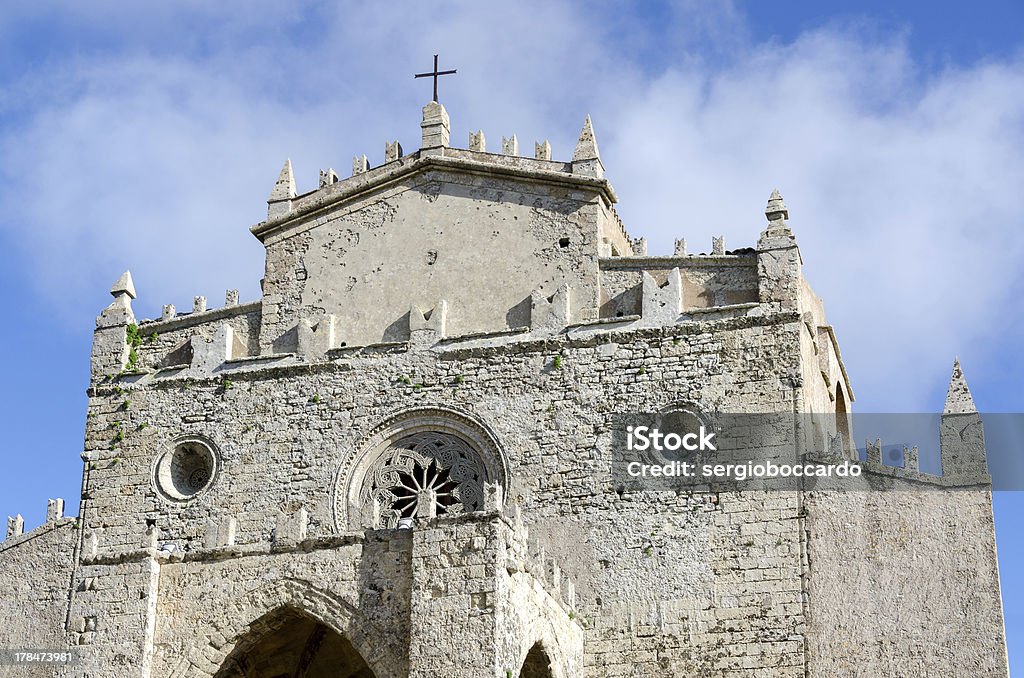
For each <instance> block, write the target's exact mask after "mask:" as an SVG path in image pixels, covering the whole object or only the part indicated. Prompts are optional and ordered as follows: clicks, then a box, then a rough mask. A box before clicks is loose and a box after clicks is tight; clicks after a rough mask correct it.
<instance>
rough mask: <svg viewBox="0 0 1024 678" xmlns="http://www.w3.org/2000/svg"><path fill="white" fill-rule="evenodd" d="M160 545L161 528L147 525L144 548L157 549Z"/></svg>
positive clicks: (143, 537) (143, 539)
mask: <svg viewBox="0 0 1024 678" xmlns="http://www.w3.org/2000/svg"><path fill="white" fill-rule="evenodd" d="M159 545H160V528H159V527H157V526H156V525H147V526H146V531H145V532H144V533H143V535H142V548H145V549H155V548H157V547H158V546H159Z"/></svg>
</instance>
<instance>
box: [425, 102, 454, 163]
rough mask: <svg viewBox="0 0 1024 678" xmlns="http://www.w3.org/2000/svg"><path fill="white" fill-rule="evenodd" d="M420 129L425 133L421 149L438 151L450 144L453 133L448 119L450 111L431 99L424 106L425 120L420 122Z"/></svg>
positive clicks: (429, 152)
mask: <svg viewBox="0 0 1024 678" xmlns="http://www.w3.org/2000/svg"><path fill="white" fill-rule="evenodd" d="M420 130H421V131H422V133H423V142H422V144H421V145H420V148H421V150H423V151H427V152H428V153H427V154H428V155H431V154H432V153H431V151H434V152H436V153H440V152H442V149H444V148H446V147H447V146H448V142H449V137H450V135H451V121H450V120H449V119H448V111H446V110H445V108H444V106H442V105H441V104H440V103H438V102H436V101H431V102H430V103H428V104H427V105H426V106H424V107H423V121H422V122H421V123H420Z"/></svg>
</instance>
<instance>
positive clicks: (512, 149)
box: [501, 134, 519, 155]
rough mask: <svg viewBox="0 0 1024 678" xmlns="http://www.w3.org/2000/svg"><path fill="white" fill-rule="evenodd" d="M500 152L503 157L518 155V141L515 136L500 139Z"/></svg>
mask: <svg viewBox="0 0 1024 678" xmlns="http://www.w3.org/2000/svg"><path fill="white" fill-rule="evenodd" d="M501 152H502V153H504V154H505V155H519V139H517V138H516V135H515V134H513V135H512V136H511V137H507V138H506V137H502V138H501Z"/></svg>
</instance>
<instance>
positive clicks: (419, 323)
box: [409, 299, 448, 347]
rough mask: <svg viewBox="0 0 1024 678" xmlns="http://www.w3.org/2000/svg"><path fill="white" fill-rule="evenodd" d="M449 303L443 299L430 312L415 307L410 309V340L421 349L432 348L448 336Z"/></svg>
mask: <svg viewBox="0 0 1024 678" xmlns="http://www.w3.org/2000/svg"><path fill="white" fill-rule="evenodd" d="M447 323H448V302H447V301H445V300H444V299H441V300H440V301H438V302H437V304H436V305H435V306H434V307H433V308H432V309H430V310H429V311H426V312H424V311H421V310H420V309H419V308H417V307H415V306H413V307H412V308H410V309H409V338H410V341H411V342H412V343H413V344H414V345H416V346H419V347H425V346H430V345H433V344H434V343H436V342H437V341H438V340H440V339H443V338H444V337H445V336H446V334H445V333H446V331H447Z"/></svg>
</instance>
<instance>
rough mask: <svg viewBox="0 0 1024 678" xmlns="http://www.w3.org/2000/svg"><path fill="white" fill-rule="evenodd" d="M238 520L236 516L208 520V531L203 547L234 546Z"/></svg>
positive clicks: (204, 537)
mask: <svg viewBox="0 0 1024 678" xmlns="http://www.w3.org/2000/svg"><path fill="white" fill-rule="evenodd" d="M237 528H238V522H237V521H236V520H235V517H234V516H223V517H221V518H210V519H209V520H207V521H206V532H205V534H204V535H203V547H204V548H207V549H214V548H220V547H224V546H234V544H235V532H236V530H237Z"/></svg>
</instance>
